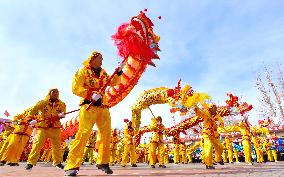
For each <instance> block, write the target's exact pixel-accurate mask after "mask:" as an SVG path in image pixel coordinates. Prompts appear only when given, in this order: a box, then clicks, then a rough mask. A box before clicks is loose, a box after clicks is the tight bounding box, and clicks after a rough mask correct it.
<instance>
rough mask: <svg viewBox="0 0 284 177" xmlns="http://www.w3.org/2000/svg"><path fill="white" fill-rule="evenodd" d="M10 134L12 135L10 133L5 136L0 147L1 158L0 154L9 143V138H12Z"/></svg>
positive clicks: (0, 157)
mask: <svg viewBox="0 0 284 177" xmlns="http://www.w3.org/2000/svg"><path fill="white" fill-rule="evenodd" d="M12 135H13V134H10V135H9V136H8V137H7V139H6V140H4V142H3V144H2V146H1V147H0V159H2V156H3V154H4V152H5V151H6V149H7V146H8V145H9V141H10V139H11V138H12Z"/></svg>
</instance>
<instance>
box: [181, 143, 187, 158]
mask: <svg viewBox="0 0 284 177" xmlns="http://www.w3.org/2000/svg"><path fill="white" fill-rule="evenodd" d="M180 155H181V163H182V164H187V157H186V145H185V142H184V141H182V142H181V143H180Z"/></svg>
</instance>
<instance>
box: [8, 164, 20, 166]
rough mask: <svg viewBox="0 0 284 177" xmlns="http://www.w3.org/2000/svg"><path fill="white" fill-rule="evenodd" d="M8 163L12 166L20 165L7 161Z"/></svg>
mask: <svg viewBox="0 0 284 177" xmlns="http://www.w3.org/2000/svg"><path fill="white" fill-rule="evenodd" d="M7 165H10V166H19V164H18V163H7Z"/></svg>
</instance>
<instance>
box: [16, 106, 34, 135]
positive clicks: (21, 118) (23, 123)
mask: <svg viewBox="0 0 284 177" xmlns="http://www.w3.org/2000/svg"><path fill="white" fill-rule="evenodd" d="M29 114H30V109H26V110H25V111H24V112H23V113H21V114H17V115H16V116H14V121H17V122H18V124H17V125H15V129H14V131H13V133H14V134H19V135H27V136H30V135H31V134H32V132H33V128H31V127H30V126H29V122H28V121H29V119H31V117H30V115H29Z"/></svg>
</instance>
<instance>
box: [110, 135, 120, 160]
mask: <svg viewBox="0 0 284 177" xmlns="http://www.w3.org/2000/svg"><path fill="white" fill-rule="evenodd" d="M118 141H119V136H118V133H117V130H116V129H113V132H112V135H111V143H110V153H111V154H110V165H114V163H115V161H116V160H115V159H116V158H115V157H116V150H117V143H118Z"/></svg>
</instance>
